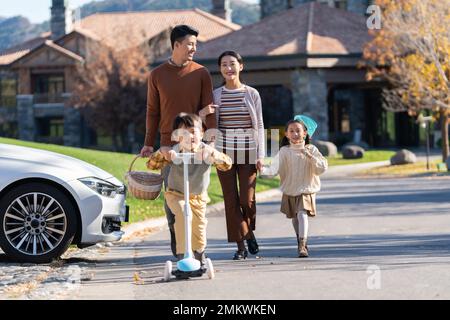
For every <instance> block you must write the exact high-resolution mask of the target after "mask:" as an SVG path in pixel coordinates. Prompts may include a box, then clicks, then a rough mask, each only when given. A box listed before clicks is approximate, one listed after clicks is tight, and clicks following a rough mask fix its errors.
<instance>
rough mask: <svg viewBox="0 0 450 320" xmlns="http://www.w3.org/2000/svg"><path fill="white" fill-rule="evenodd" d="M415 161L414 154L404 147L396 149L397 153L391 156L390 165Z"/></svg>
mask: <svg viewBox="0 0 450 320" xmlns="http://www.w3.org/2000/svg"><path fill="white" fill-rule="evenodd" d="M416 161H417V158H416V155H415V154H414V153H412V152H411V151H409V150H406V149H401V150H399V151H397V153H396V154H395V155H393V156H392V157H391V165H400V164H408V163H415V162H416Z"/></svg>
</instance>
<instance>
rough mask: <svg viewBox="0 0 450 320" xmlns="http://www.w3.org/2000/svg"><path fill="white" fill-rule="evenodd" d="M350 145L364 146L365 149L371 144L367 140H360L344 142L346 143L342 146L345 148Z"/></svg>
mask: <svg viewBox="0 0 450 320" xmlns="http://www.w3.org/2000/svg"><path fill="white" fill-rule="evenodd" d="M348 146H358V147H361V148H363V149H364V151H365V150H368V149H369V145H368V144H367V143H366V142H364V141H360V142H348V143H346V144H344V145H343V146H342V148H345V147H348Z"/></svg>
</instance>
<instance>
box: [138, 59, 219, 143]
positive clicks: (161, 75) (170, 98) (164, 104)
mask: <svg viewBox="0 0 450 320" xmlns="http://www.w3.org/2000/svg"><path fill="white" fill-rule="evenodd" d="M211 103H213V93H212V81H211V76H210V75H209V72H208V70H207V69H206V68H205V67H203V66H202V65H200V64H198V63H196V62H194V61H191V62H189V63H188V65H187V66H185V67H176V66H173V65H171V64H169V63H168V62H165V63H163V64H162V65H160V66H158V67H156V68H155V69H153V70H152V72H151V73H150V75H149V77H148V91H147V121H146V123H147V131H146V134H145V143H144V144H145V145H146V146H154V144H155V139H156V134H157V132H158V127H159V129H160V133H161V141H160V144H161V146H172V145H174V144H175V143H176V142H174V141H171V139H170V137H171V134H172V128H173V121H174V119H175V117H176V116H177V114H179V113H180V112H187V113H195V114H198V112H199V111H200V110H201V109H202V108H203V107H206V106H207V105H208V104H211ZM206 127H207V129H210V128H216V127H217V124H216V116H215V114H210V115H208V116H207V117H206Z"/></svg>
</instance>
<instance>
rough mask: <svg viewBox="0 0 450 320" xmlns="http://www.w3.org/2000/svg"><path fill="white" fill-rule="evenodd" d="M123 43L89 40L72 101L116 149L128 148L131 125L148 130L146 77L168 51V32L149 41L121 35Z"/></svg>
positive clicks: (124, 149) (139, 130)
mask: <svg viewBox="0 0 450 320" xmlns="http://www.w3.org/2000/svg"><path fill="white" fill-rule="evenodd" d="M117 37H118V38H120V39H121V44H120V46H113V45H111V44H110V43H108V42H100V41H98V42H96V41H90V42H88V45H87V48H86V49H87V50H86V59H85V61H86V62H85V63H84V64H83V65H80V66H79V67H78V70H77V74H76V81H75V89H74V94H73V101H74V105H75V107H76V108H79V109H80V110H81V112H82V114H83V116H84V118H85V119H86V120H87V122H88V124H89V125H90V126H91V127H93V128H96V129H99V130H101V131H102V132H104V133H106V134H108V135H110V136H111V137H112V141H113V148H114V150H117V151H119V150H120V151H128V150H129V146H127V132H128V128H129V126H130V125H131V124H133V125H134V127H135V128H136V130H137V131H138V132H141V133H145V113H146V107H145V105H146V93H147V91H146V89H147V86H146V80H147V76H148V72H149V66H150V63H151V61H153V60H154V59H155V57H157V56H160V55H161V54H164V53H165V52H167V42H168V31H165V32H163V33H161V34H160V35H158V36H156V37H154V38H153V39H151V40H150V41H142V39H143V38H145V36H143V35H139V36H138V37H137V38H138V39H135V38H133V36H132V35H130V34H123V33H122V34H118V35H117Z"/></svg>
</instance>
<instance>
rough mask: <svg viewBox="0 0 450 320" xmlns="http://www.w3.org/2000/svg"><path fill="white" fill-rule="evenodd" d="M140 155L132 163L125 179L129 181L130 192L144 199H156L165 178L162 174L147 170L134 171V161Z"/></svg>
mask: <svg viewBox="0 0 450 320" xmlns="http://www.w3.org/2000/svg"><path fill="white" fill-rule="evenodd" d="M139 157H140V155H137V156H136V157H135V158H134V159H133V161H132V162H131V164H130V168H129V169H128V172H127V174H126V175H125V180H126V181H127V182H128V190H129V191H130V193H131V194H132V195H133V196H134V197H136V198H138V199H143V200H155V199H157V198H158V197H159V194H160V193H161V188H162V183H163V181H164V179H163V178H162V176H161V175H160V174H157V173H153V172H146V171H132V169H133V165H134V162H135V161H136V160H137V159H138V158H139Z"/></svg>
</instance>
